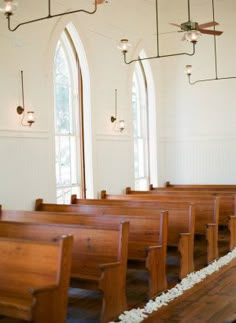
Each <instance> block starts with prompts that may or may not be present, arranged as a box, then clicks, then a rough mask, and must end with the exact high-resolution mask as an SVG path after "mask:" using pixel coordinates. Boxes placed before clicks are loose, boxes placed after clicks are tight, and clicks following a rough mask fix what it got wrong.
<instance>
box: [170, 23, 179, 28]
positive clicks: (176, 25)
mask: <svg viewBox="0 0 236 323" xmlns="http://www.w3.org/2000/svg"><path fill="white" fill-rule="evenodd" d="M169 24H170V25H172V26H175V27H179V28H181V26H180V25H178V24H174V23H172V22H170V23H169Z"/></svg>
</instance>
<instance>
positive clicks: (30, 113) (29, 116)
mask: <svg viewBox="0 0 236 323" xmlns="http://www.w3.org/2000/svg"><path fill="white" fill-rule="evenodd" d="M27 122H28V124H29V126H31V125H32V123H34V111H27Z"/></svg>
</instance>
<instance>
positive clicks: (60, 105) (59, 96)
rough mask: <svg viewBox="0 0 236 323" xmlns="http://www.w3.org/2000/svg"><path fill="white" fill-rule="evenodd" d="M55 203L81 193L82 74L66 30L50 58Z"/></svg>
mask: <svg viewBox="0 0 236 323" xmlns="http://www.w3.org/2000/svg"><path fill="white" fill-rule="evenodd" d="M54 96H55V100H54V101H55V147H56V190H57V202H58V203H68V202H69V201H70V196H71V194H77V195H78V196H82V197H84V196H85V176H84V173H85V172H84V168H85V167H84V139H83V138H84V135H83V106H82V76H81V70H80V65H79V59H78V55H77V52H76V49H75V47H74V44H73V41H72V39H71V37H70V34H69V32H68V31H67V29H65V30H64V31H63V32H62V34H61V37H60V39H59V40H58V43H57V47H56V53H55V58H54Z"/></svg>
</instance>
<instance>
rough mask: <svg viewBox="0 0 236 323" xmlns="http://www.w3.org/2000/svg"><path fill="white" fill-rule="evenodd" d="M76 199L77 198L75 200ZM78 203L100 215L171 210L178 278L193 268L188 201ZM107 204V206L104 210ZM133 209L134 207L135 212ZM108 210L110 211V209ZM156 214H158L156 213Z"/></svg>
mask: <svg viewBox="0 0 236 323" xmlns="http://www.w3.org/2000/svg"><path fill="white" fill-rule="evenodd" d="M74 202H75V199H74ZM77 202H78V205H79V206H80V208H79V209H78V210H80V212H88V213H89V212H93V211H92V206H95V207H96V208H97V211H95V212H97V213H98V214H100V213H101V212H103V213H104V212H106V213H109V214H110V215H112V214H117V213H121V212H125V213H126V214H127V213H128V214H130V215H131V214H133V215H134V214H136V215H137V214H139V215H140V216H145V218H146V217H147V216H148V214H149V215H150V214H153V212H156V211H157V210H159V212H160V211H162V210H163V209H164V210H167V211H168V240H167V245H168V246H170V247H176V248H177V249H178V257H179V258H180V261H179V262H180V270H179V278H180V279H182V278H183V277H185V276H186V275H187V274H188V273H190V272H192V271H193V270H194V260H193V250H194V231H195V206H193V205H190V204H189V203H178V202H177V203H170V204H168V203H166V204H165V205H164V204H161V205H160V204H159V205H158V204H157V203H152V202H151V203H150V202H144V203H143V201H142V202H141V203H138V201H126V202H125V201H117V200H116V201H112V200H109V201H107V200H100V199H78V201H77ZM37 203H38V206H36V207H37V210H40V209H42V210H46V209H47V210H52V208H55V205H54V206H52V205H50V204H41V206H40V201H39V202H36V205H37ZM64 207H65V210H66V211H67V212H68V208H69V206H68V205H65V206H64ZM75 207H76V204H73V205H71V210H74V208H75ZM98 207H100V209H101V207H102V209H103V211H101V210H100V211H99V209H98ZM105 207H106V209H105ZM115 208H116V209H117V208H119V209H120V208H122V209H124V208H125V209H124V210H121V209H120V210H115ZM132 209H134V210H133V211H132ZM57 210H61V206H59V205H58V206H57ZM108 210H109V211H108ZM154 216H155V215H154Z"/></svg>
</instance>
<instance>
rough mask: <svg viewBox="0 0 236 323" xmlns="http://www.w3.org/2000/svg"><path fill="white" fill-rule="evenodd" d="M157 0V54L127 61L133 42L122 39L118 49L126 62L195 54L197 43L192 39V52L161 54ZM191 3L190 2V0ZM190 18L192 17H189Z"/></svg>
mask: <svg viewBox="0 0 236 323" xmlns="http://www.w3.org/2000/svg"><path fill="white" fill-rule="evenodd" d="M155 1H156V2H155V3H156V36H157V37H156V55H155V56H150V57H144V58H137V59H132V60H130V61H127V58H126V56H127V52H128V49H129V47H131V44H130V43H129V41H128V39H121V40H120V44H119V46H118V49H120V50H121V52H122V54H123V56H124V62H125V64H131V63H133V62H138V61H143V60H148V59H154V58H163V57H172V56H180V55H188V56H193V55H194V54H195V45H196V41H192V42H191V43H192V46H193V48H192V52H191V53H186V52H182V53H175V54H167V55H160V51H159V26H158V25H159V22H158V0H155ZM188 4H189V2H188ZM188 15H189V16H190V9H188ZM189 20H190V18H189Z"/></svg>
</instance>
